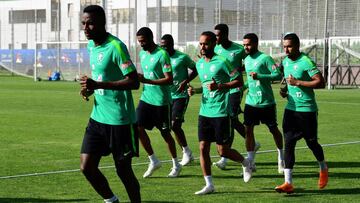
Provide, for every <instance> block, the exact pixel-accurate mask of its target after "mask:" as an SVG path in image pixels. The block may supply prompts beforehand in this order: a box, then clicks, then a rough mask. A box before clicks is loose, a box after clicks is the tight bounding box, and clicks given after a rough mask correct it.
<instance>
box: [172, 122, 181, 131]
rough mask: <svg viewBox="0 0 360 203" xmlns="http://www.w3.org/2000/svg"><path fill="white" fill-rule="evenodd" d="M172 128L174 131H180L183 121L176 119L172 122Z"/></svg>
mask: <svg viewBox="0 0 360 203" xmlns="http://www.w3.org/2000/svg"><path fill="white" fill-rule="evenodd" d="M171 129H172V130H173V131H174V132H177V131H180V130H181V121H179V120H175V121H173V122H172V123H171Z"/></svg>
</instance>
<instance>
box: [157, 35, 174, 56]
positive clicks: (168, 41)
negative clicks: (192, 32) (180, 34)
mask: <svg viewBox="0 0 360 203" xmlns="http://www.w3.org/2000/svg"><path fill="white" fill-rule="evenodd" d="M160 45H161V47H162V48H164V49H165V50H166V51H167V52H168V53H169V54H170V52H173V51H174V39H173V37H172V36H171V35H169V34H166V35H164V36H162V37H161V41H160Z"/></svg>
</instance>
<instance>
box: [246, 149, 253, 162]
mask: <svg viewBox="0 0 360 203" xmlns="http://www.w3.org/2000/svg"><path fill="white" fill-rule="evenodd" d="M247 154H248V157H247V159H248V160H249V161H250V162H254V159H255V151H249V152H247Z"/></svg>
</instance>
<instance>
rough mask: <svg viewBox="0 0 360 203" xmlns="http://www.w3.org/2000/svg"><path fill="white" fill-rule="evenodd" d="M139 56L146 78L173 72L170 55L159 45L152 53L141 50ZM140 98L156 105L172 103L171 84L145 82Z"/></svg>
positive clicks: (158, 77)
mask: <svg viewBox="0 0 360 203" xmlns="http://www.w3.org/2000/svg"><path fill="white" fill-rule="evenodd" d="M139 57H140V64H141V69H142V71H143V73H144V78H146V79H149V80H156V79H160V78H164V77H165V75H164V73H171V72H172V70H171V65H170V58H169V55H168V53H167V52H166V51H165V50H164V49H162V48H160V47H159V46H156V48H155V50H154V51H152V52H151V53H149V52H148V51H144V50H141V51H140V54H139ZM140 100H142V101H144V102H146V103H148V104H151V105H154V106H164V105H168V104H171V93H170V85H153V84H147V83H145V84H144V85H143V92H142V94H141V98H140Z"/></svg>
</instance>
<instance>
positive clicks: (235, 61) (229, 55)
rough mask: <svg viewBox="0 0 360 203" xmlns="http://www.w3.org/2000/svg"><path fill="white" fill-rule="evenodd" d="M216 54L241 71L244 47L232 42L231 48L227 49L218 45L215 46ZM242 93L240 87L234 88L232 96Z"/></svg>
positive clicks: (231, 91)
mask: <svg viewBox="0 0 360 203" xmlns="http://www.w3.org/2000/svg"><path fill="white" fill-rule="evenodd" d="M215 53H216V54H217V55H220V56H223V57H225V58H226V59H227V60H228V61H229V62H230V63H231V65H232V66H233V67H234V68H236V69H237V70H238V71H240V69H241V66H242V60H243V59H244V58H245V56H246V55H245V50H244V46H243V45H240V44H238V43H235V42H232V43H231V46H230V47H229V48H227V49H225V48H224V47H222V46H221V44H218V45H216V46H215ZM236 92H240V87H237V88H232V89H231V90H230V94H233V93H236Z"/></svg>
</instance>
